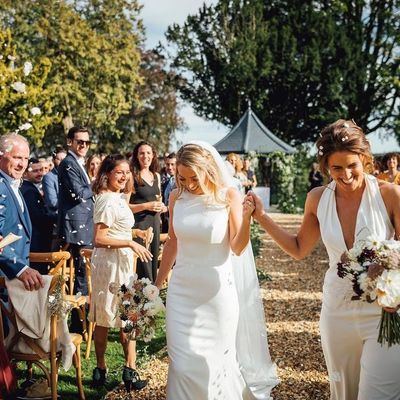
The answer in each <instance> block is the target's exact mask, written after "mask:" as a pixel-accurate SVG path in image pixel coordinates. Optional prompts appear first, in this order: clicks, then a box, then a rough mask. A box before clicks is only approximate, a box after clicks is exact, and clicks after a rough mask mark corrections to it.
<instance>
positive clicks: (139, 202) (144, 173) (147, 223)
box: [129, 141, 167, 282]
mask: <svg viewBox="0 0 400 400" xmlns="http://www.w3.org/2000/svg"><path fill="white" fill-rule="evenodd" d="M131 170H132V174H133V182H134V190H133V193H132V195H131V198H130V202H129V203H130V205H129V206H130V209H131V210H132V212H133V213H134V214H135V226H134V227H135V228H136V229H141V230H144V231H145V230H146V229H148V228H150V227H152V228H153V233H154V238H153V240H152V242H151V244H150V252H151V254H152V255H153V259H152V260H150V261H145V262H143V261H141V260H138V263H137V274H138V276H139V278H148V279H150V280H151V281H152V282H154V281H155V279H156V276H157V267H158V252H159V247H160V213H161V212H165V211H167V208H166V207H165V205H164V203H163V202H162V201H161V187H160V174H159V173H158V158H157V152H156V150H155V148H154V146H153V145H152V144H150V143H149V142H145V141H141V142H139V143H138V144H137V145H136V146H135V148H134V149H133V154H132V158H131ZM134 240H136V241H137V242H138V243H140V244H142V245H143V244H144V241H143V239H142V238H135V239H134Z"/></svg>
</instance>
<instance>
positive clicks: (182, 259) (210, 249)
mask: <svg viewBox="0 0 400 400" xmlns="http://www.w3.org/2000/svg"><path fill="white" fill-rule="evenodd" d="M173 218H174V219H173V225H174V230H175V233H176V236H177V239H178V253H177V259H176V264H175V266H174V269H173V273H172V277H171V280H170V282H169V286H168V295H167V317H166V323H167V344H168V354H169V358H170V366H169V372H168V384H167V399H168V400H189V399H195V400H208V399H210V400H211V399H212V400H214V399H215V400H216V399H218V400H224V399H225V400H240V399H253V396H252V395H251V394H250V392H249V390H248V388H247V387H246V384H245V382H244V379H243V377H242V375H241V372H240V370H239V365H238V362H237V359H236V348H235V340H236V331H237V325H238V319H239V303H238V298H237V294H236V289H235V282H234V276H233V272H232V262H231V250H230V245H229V237H228V210H227V208H226V207H225V206H224V205H222V206H221V205H209V197H208V196H206V195H200V196H199V195H192V194H190V193H187V192H184V193H182V195H181V196H180V198H179V199H177V201H176V203H175V207H174V217H173ZM268 398H269V396H268Z"/></svg>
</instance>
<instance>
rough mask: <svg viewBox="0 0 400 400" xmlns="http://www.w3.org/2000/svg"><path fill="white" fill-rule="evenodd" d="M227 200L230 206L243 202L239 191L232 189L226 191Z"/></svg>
mask: <svg viewBox="0 0 400 400" xmlns="http://www.w3.org/2000/svg"><path fill="white" fill-rule="evenodd" d="M226 200H227V201H228V203H229V204H231V203H232V202H237V201H239V202H241V196H240V193H239V191H238V190H237V189H235V188H233V187H230V188H228V189H227V191H226Z"/></svg>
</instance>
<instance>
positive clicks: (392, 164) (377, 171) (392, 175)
mask: <svg viewBox="0 0 400 400" xmlns="http://www.w3.org/2000/svg"><path fill="white" fill-rule="evenodd" d="M399 163H400V154H399V153H395V152H391V153H386V154H383V155H381V156H377V157H375V158H374V165H373V170H372V175H374V176H375V177H376V178H378V179H380V180H382V181H385V182H389V183H394V184H396V185H400V171H399V169H398V168H399ZM308 182H309V186H308V191H310V190H312V189H314V188H316V187H318V186H322V185H323V184H324V176H323V175H322V173H321V171H320V170H319V164H318V163H316V162H313V163H312V164H311V166H310V172H309V174H308Z"/></svg>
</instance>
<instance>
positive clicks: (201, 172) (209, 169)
mask: <svg viewBox="0 0 400 400" xmlns="http://www.w3.org/2000/svg"><path fill="white" fill-rule="evenodd" d="M180 165H183V166H184V167H187V168H190V169H192V170H193V172H194V173H195V174H196V176H197V178H198V180H199V186H200V187H201V190H202V191H203V192H204V194H209V195H211V197H212V198H213V199H214V201H216V202H217V203H220V204H226V201H225V200H224V199H223V198H222V197H221V194H220V192H221V190H220V189H221V188H223V187H224V181H223V177H222V174H221V171H220V169H219V168H218V166H217V163H216V161H215V160H214V157H213V156H212V154H211V153H210V152H209V151H208V150H207V149H205V148H203V147H201V146H199V145H197V144H185V145H183V146H182V147H181V148H180V149H179V150H178V152H177V153H176V166H177V167H179V166H180ZM177 175H179V174H177ZM206 183H207V184H206ZM176 186H177V188H178V195H177V198H178V199H179V196H180V195H181V194H182V192H183V191H184V190H185V188H184V186H183V185H182V184H181V182H180V180H179V177H178V179H176Z"/></svg>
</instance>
